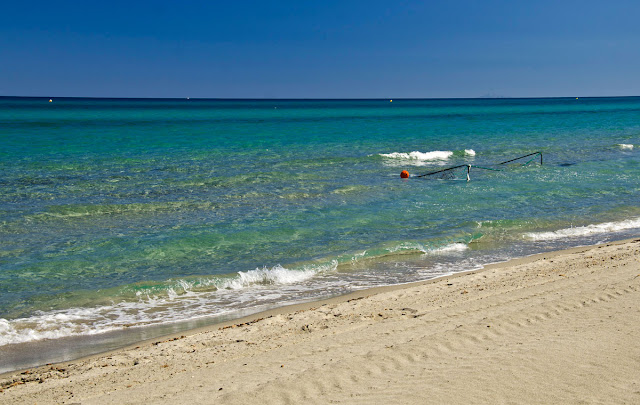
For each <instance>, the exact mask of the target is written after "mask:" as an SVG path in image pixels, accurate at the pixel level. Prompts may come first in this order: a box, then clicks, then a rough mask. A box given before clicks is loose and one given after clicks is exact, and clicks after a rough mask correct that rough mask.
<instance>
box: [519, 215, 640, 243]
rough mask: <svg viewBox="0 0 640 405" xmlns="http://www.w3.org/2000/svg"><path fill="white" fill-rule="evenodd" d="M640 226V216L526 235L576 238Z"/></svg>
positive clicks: (554, 238) (534, 237)
mask: <svg viewBox="0 0 640 405" xmlns="http://www.w3.org/2000/svg"><path fill="white" fill-rule="evenodd" d="M633 228H640V218H635V219H627V220H624V221H619V222H604V223H601V224H592V225H587V226H577V227H575V228H566V229H560V230H557V231H552V232H528V233H526V234H525V235H524V236H525V237H526V238H528V239H531V240H535V241H538V240H557V239H565V238H576V237H580V236H589V235H596V234H603V233H609V232H617V231H623V230H626V229H633Z"/></svg>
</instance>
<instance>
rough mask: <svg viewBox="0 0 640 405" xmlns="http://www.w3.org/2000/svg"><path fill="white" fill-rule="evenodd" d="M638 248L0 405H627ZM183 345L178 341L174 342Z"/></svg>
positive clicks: (151, 346)
mask: <svg viewBox="0 0 640 405" xmlns="http://www.w3.org/2000/svg"><path fill="white" fill-rule="evenodd" d="M638 303H640V239H638V240H627V241H622V242H616V243H609V244H606V245H600V246H594V247H583V248H575V249H570V250H566V251H560V252H554V253H545V254H540V255H535V256H531V257H528V258H524V259H517V260H513V261H510V262H507V263H503V264H498V265H493V266H489V267H487V268H485V269H483V270H479V271H474V272H469V273H465V274H460V275H455V276H450V277H446V278H441V279H437V280H431V281H427V282H422V283H414V284H407V285H402V286H394V287H387V288H377V289H372V290H366V291H360V292H358V293H354V294H350V295H347V296H343V297H338V298H334V299H330V300H325V301H320V302H315V303H309V304H301V305H295V306H290V307H284V308H280V309H277V310H272V311H268V312H265V313H261V314H257V315H254V316H251V317H247V318H244V319H241V320H236V321H234V322H231V323H226V324H220V325H214V326H210V327H207V328H203V329H199V330H194V331H190V332H188V333H183V334H181V335H174V336H168V337H165V338H161V339H155V340H151V341H147V342H142V343H139V344H137V345H135V346H131V347H127V348H124V349H121V350H116V351H113V352H109V353H105V354H101V355H97V356H92V357H88V358H85V359H81V360H77V361H73V362H70V363H64V364H56V365H49V366H43V367H38V368H32V369H29V370H26V371H21V372H13V373H7V374H4V375H2V376H0V389H1V390H2V392H0V403H7V404H9V403H11V404H13V403H16V404H19V403H29V404H33V403H38V404H45V403H82V404H107V403H109V404H111V403H113V404H116V403H117V404H122V403H145V404H147V403H189V402H191V403H216V404H227V403H228V404H246V403H256V402H258V401H259V402H260V403H264V404H272V403H273V404H276V403H319V404H324V403H348V404H353V403H363V404H371V403H398V404H406V403H409V404H411V403H415V404H424V403H518V404H521V403H532V404H533V403H536V404H539V403H568V404H578V403H581V404H582V403H611V404H621V403H640V344H639V343H638V342H639V341H640V306H639V305H638ZM183 335H184V336H183Z"/></svg>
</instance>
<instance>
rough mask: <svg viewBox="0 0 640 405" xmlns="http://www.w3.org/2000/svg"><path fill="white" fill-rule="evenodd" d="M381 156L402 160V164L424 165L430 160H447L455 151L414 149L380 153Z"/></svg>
mask: <svg viewBox="0 0 640 405" xmlns="http://www.w3.org/2000/svg"><path fill="white" fill-rule="evenodd" d="M380 156H382V157H384V158H387V159H393V160H399V161H401V163H402V164H411V165H413V166H424V165H426V164H427V163H428V162H433V161H439V160H440V161H441V160H447V159H449V158H450V157H451V156H453V152H451V151H442V150H434V151H431V152H419V151H413V152H410V153H404V152H392V153H380Z"/></svg>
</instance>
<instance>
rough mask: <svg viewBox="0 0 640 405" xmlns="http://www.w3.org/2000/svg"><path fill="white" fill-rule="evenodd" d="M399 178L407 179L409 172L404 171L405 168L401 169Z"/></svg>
mask: <svg viewBox="0 0 640 405" xmlns="http://www.w3.org/2000/svg"><path fill="white" fill-rule="evenodd" d="M400 178H402V179H408V178H409V172H408V171H406V170H403V171H402V172H400Z"/></svg>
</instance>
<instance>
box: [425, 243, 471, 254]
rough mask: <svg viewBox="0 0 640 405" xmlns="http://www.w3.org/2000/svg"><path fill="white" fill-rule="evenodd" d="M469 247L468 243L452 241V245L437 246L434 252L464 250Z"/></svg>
mask: <svg viewBox="0 0 640 405" xmlns="http://www.w3.org/2000/svg"><path fill="white" fill-rule="evenodd" d="M467 249H469V246H468V245H467V244H466V243H452V244H450V245H446V246H443V247H441V248H437V249H434V250H432V251H431V252H433V253H453V252H464V251H465V250H467Z"/></svg>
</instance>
